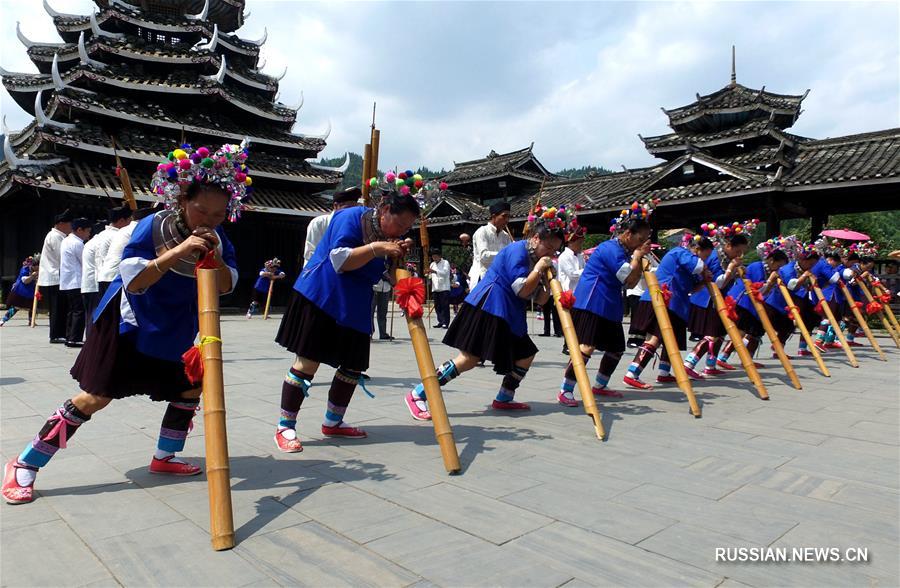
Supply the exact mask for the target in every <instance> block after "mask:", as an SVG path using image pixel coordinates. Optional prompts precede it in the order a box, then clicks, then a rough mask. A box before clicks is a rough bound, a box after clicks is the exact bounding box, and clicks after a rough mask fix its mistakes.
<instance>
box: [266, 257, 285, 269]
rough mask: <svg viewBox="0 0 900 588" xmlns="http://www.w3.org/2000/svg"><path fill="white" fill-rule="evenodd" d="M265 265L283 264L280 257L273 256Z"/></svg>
mask: <svg viewBox="0 0 900 588" xmlns="http://www.w3.org/2000/svg"><path fill="white" fill-rule="evenodd" d="M263 265H264V266H266V267H279V266H281V260H280V259H278V258H277V257H273V258H272V259H270V260H269V261H267V262H266V263H264V264H263Z"/></svg>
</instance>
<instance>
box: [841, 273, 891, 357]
mask: <svg viewBox="0 0 900 588" xmlns="http://www.w3.org/2000/svg"><path fill="white" fill-rule="evenodd" d="M839 284H840V285H841V292H842V293H843V294H844V298H846V299H847V304H848V305H850V311H851V312H852V313H853V318H854V319H856V322H857V323H859V326H860V328H861V329H862V330H863V332H864V333H865V334H866V338H867V339H868V340H869V343H870V344H871V345H872V349H874V350H875V351H877V352H878V357H879V358H880V359H881V361H887V357H885V356H884V351H882V350H881V345H879V344H878V341H876V340H875V336H874V335H873V334H872V329H870V328H869V323H868V322H867V321H866V319H865V318H864V317H863V315H862V313H861V312H860V311H859V309H858V308H856V300H854V299H853V293H852V292H850V288H848V287H847V284H845V283H844V282H843V280H842V281H840V282H839Z"/></svg>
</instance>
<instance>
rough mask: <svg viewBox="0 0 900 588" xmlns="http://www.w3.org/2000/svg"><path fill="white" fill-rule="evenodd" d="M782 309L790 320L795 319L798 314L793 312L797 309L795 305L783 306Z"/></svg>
mask: <svg viewBox="0 0 900 588" xmlns="http://www.w3.org/2000/svg"><path fill="white" fill-rule="evenodd" d="M784 309H785V310H786V311H787V315H788V318H789V319H791V320H792V321H793V320H797V316H798V315H797V313H796V312H795V311H796V310H797V307H796V306H785V307H784Z"/></svg>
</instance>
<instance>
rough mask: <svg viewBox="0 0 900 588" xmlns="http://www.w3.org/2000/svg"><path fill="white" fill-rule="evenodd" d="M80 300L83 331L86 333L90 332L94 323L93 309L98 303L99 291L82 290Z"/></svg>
mask: <svg viewBox="0 0 900 588" xmlns="http://www.w3.org/2000/svg"><path fill="white" fill-rule="evenodd" d="M81 301H82V302H83V303H84V325H85V331H84V332H85V335H87V333H90V332H91V325H93V324H94V320H93V319H94V310H96V309H97V304H99V303H100V292H82V293H81Z"/></svg>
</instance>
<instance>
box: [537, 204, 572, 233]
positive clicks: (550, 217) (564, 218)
mask: <svg viewBox="0 0 900 588" xmlns="http://www.w3.org/2000/svg"><path fill="white" fill-rule="evenodd" d="M573 220H575V215H574V214H570V213H569V211H568V209H567V207H566V206H565V205H563V206H560V207H559V208H556V207H555V206H543V205H541V204H538V205H536V206H535V207H534V208H533V209H532V210H531V213H530V214H529V215H528V226H529V227H530V228H531V231H532V232H536V231H537V230H538V229H540V228H541V227H547V228H548V229H550V230H551V231H563V232H564V233H566V234H567V235H568V233H569V231H570V229H571V223H572V222H573ZM575 223H576V225H575V226H576V227H577V228H580V227H579V226H578V225H577V220H575Z"/></svg>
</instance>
